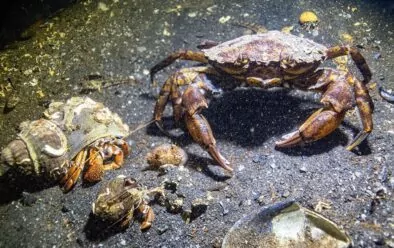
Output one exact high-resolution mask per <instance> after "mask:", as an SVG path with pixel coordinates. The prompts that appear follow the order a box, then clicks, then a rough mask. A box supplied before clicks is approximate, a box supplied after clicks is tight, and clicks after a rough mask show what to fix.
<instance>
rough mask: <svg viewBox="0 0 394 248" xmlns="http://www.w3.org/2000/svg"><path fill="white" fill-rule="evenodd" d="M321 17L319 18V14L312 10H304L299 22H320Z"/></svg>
mask: <svg viewBox="0 0 394 248" xmlns="http://www.w3.org/2000/svg"><path fill="white" fill-rule="evenodd" d="M318 21H319V18H317V15H316V14H315V13H314V12H312V11H304V12H302V13H301V15H300V18H299V22H300V24H301V25H303V24H307V23H311V22H312V23H313V22H318Z"/></svg>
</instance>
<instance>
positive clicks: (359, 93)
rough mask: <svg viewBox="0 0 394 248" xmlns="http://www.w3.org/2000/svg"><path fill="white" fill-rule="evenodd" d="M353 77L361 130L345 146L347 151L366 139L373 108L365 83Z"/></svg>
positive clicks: (369, 129) (370, 128)
mask: <svg viewBox="0 0 394 248" xmlns="http://www.w3.org/2000/svg"><path fill="white" fill-rule="evenodd" d="M354 79H355V82H354V92H355V95H356V104H357V108H358V112H359V114H360V118H361V123H362V125H363V131H362V132H360V133H358V134H357V136H356V137H355V138H354V139H353V141H352V142H351V143H350V145H348V146H347V147H346V149H347V150H349V151H350V150H353V148H354V147H356V146H358V145H359V144H360V143H361V142H362V141H363V140H364V139H366V138H367V137H368V135H369V134H370V133H371V132H372V129H373V122H372V112H373V110H374V105H373V102H372V99H371V96H370V95H369V93H368V89H367V87H366V86H365V84H363V83H361V82H360V81H358V80H357V79H356V78H354Z"/></svg>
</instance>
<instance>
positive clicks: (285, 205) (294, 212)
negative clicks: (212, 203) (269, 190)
mask: <svg viewBox="0 0 394 248" xmlns="http://www.w3.org/2000/svg"><path fill="white" fill-rule="evenodd" d="M245 245H247V246H248V247H266V248H270V247H272V248H274V247H275V248H277V247H280V248H290V247H291V248H293V247H304V248H308V247H320V248H325V247H327V248H328V247H330V248H345V247H350V246H351V245H352V241H351V240H350V237H349V236H348V235H347V234H346V233H344V232H343V231H342V230H341V229H340V228H339V227H338V226H337V225H336V224H335V223H333V222H332V221H330V220H328V219H326V218H325V217H323V216H321V215H319V214H317V213H315V212H313V211H311V210H308V209H306V208H303V207H302V206H300V205H299V204H298V203H296V202H294V201H285V202H280V203H276V204H273V205H270V206H267V207H264V208H262V209H261V210H259V211H257V212H255V213H253V214H251V215H247V216H245V217H244V218H242V219H240V220H239V221H237V222H236V223H235V224H234V226H233V227H232V228H231V229H230V231H229V232H228V233H227V234H226V236H225V238H224V240H223V244H222V247H223V248H232V247H244V246H245Z"/></svg>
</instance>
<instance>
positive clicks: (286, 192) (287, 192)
mask: <svg viewBox="0 0 394 248" xmlns="http://www.w3.org/2000/svg"><path fill="white" fill-rule="evenodd" d="M289 196H290V191H288V190H286V191H285V192H283V194H282V197H284V198H287V197H289Z"/></svg>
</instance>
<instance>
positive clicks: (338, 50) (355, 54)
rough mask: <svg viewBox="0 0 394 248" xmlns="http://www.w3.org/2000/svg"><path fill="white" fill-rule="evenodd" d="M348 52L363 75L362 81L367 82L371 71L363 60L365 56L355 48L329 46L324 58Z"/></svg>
mask: <svg viewBox="0 0 394 248" xmlns="http://www.w3.org/2000/svg"><path fill="white" fill-rule="evenodd" d="M348 54H350V56H351V57H352V60H353V61H354V63H356V66H357V68H358V69H359V70H360V72H361V74H362V75H363V77H364V80H363V83H364V84H367V83H369V81H370V80H371V77H372V72H371V70H370V69H369V66H368V64H367V62H366V61H365V58H364V57H363V55H362V54H361V53H360V51H359V50H358V49H357V48H355V47H349V46H335V47H330V48H328V50H327V52H326V56H327V58H326V59H332V58H336V57H339V56H343V55H348Z"/></svg>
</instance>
